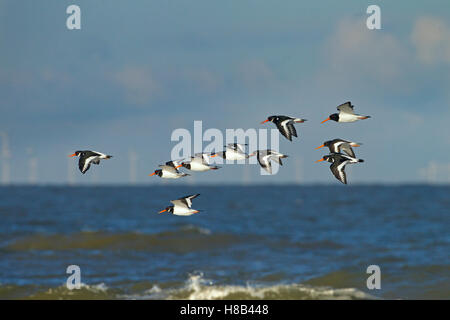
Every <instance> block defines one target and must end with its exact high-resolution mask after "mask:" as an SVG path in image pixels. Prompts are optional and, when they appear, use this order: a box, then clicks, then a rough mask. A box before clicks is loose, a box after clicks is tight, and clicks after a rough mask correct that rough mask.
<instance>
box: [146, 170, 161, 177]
mask: <svg viewBox="0 0 450 320" xmlns="http://www.w3.org/2000/svg"><path fill="white" fill-rule="evenodd" d="M155 174H156V175H158V176H161V174H162V170H161V169H158V170H155V172H153V173H151V174H149V176H154V175H155Z"/></svg>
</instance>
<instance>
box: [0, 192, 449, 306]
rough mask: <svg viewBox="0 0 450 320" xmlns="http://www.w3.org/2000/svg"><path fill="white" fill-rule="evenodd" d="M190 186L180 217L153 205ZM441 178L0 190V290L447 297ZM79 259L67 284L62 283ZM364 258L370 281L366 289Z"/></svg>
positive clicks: (82, 294) (23, 294)
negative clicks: (376, 280)
mask: <svg viewBox="0 0 450 320" xmlns="http://www.w3.org/2000/svg"><path fill="white" fill-rule="evenodd" d="M194 193H200V194H201V195H200V196H199V197H198V198H196V199H195V200H194V203H193V208H195V209H199V210H202V211H201V212H200V213H198V214H195V215H193V216H189V217H180V216H173V215H170V214H158V213H157V212H158V211H159V210H162V209H164V208H165V207H167V206H168V205H170V203H169V200H172V199H177V198H179V197H182V196H184V195H188V194H194ZM449 194H450V187H449V186H341V185H336V186H297V185H281V186H280V185H273V186H222V187H219V186H195V185H190V186H176V187H173V186H149V187H2V188H0V217H1V219H2V223H1V224H0V298H3V299H13V298H49V299H56V298H88V299H91V298H92V299H94V298H100V299H103V298H106V299H113V298H119V299H126V298H143V299H147V298H149V299H180V298H181V299H190V298H196V299H217V298H224V299H228V298H237V299H245V298H250V299H253V298H275V299H321V298H324V299H330V298H343V299H353V298H376V297H379V298H388V299H391V298H400V299H410V298H424V299H428V298H440V299H449V298H450V257H449V252H450V232H449V230H450V218H449V214H450V210H449V209H450V197H449ZM73 264H75V265H78V266H79V267H80V269H81V281H82V283H83V284H84V285H83V287H82V289H81V290H78V291H76V290H75V291H70V290H68V289H66V288H65V283H66V279H67V277H68V276H69V275H68V274H66V268H67V266H69V265H73ZM369 265H378V266H379V267H380V269H381V289H380V290H376V289H375V290H369V289H368V288H367V286H366V280H367V278H368V277H369V274H367V273H366V269H367V267H368V266H369Z"/></svg>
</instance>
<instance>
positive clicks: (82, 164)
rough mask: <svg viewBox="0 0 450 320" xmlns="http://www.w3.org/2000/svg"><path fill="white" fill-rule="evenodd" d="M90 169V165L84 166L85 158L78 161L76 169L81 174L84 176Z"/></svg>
mask: <svg viewBox="0 0 450 320" xmlns="http://www.w3.org/2000/svg"><path fill="white" fill-rule="evenodd" d="M90 167H91V165H90V164H89V163H87V164H86V158H84V157H80V160H78V168H79V169H80V171H81V173H82V174H85V173H86V171H88V170H89V168H90Z"/></svg>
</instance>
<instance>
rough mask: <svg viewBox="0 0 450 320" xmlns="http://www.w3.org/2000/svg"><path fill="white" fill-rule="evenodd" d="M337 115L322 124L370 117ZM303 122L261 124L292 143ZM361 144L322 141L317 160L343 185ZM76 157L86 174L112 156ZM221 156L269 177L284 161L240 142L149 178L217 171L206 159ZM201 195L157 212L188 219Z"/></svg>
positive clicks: (346, 109)
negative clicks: (249, 163) (251, 161)
mask: <svg viewBox="0 0 450 320" xmlns="http://www.w3.org/2000/svg"><path fill="white" fill-rule="evenodd" d="M337 109H338V111H339V113H333V114H331V115H330V116H329V117H328V118H327V119H325V120H324V121H322V122H321V123H324V122H326V121H328V120H333V121H336V122H341V123H342V122H355V121H357V120H363V119H367V118H370V116H362V115H359V114H355V112H354V111H353V105H352V104H351V103H350V101H349V102H346V103H343V104H341V105H340V106H338V107H337ZM305 121H306V119H301V118H291V117H287V116H270V117H268V118H267V119H266V120H264V121H263V122H261V124H263V123H266V122H273V123H274V124H275V125H276V126H277V128H278V130H279V131H280V133H281V134H282V135H283V136H284V137H285V138H286V139H288V140H289V141H292V137H293V136H294V137H297V131H296V130H295V127H294V124H295V123H303V122H305ZM360 145H361V143H355V142H352V141H347V140H343V139H334V140H329V141H325V142H324V143H323V144H322V145H321V146H319V147H317V148H316V149H319V148H322V147H328V148H329V150H330V154H328V155H325V156H323V157H322V159H319V160H317V161H316V162H320V161H328V162H330V163H331V166H330V169H331V172H332V173H333V175H334V176H335V177H336V179H338V180H339V181H341V182H342V183H344V184H347V175H346V173H345V166H346V165H347V164H353V163H358V162H364V160H362V159H358V158H356V156H355V153H354V151H353V149H352V147H359V146H360ZM75 156H76V157H79V161H78V168H79V169H80V171H81V173H83V174H84V173H86V171H87V170H89V168H90V166H91V164H96V165H98V164H100V160H104V159H110V158H112V156H110V155H106V154H103V153H101V152H96V151H90V150H85V151H75V153H74V154H71V155H70V157H75ZM216 156H219V157H222V158H223V159H226V160H244V159H247V158H249V157H252V156H257V159H258V163H259V164H260V166H261V167H262V168H263V169H264V170H266V171H267V172H269V173H270V174H272V164H271V161H275V162H277V163H278V164H279V165H283V163H282V161H281V159H283V158H286V157H287V155H284V154H281V153H279V152H276V151H274V150H270V149H268V150H256V151H254V152H252V153H250V154H247V153H246V152H245V145H243V144H239V143H230V144H228V145H227V146H225V150H224V151H221V152H212V153H196V154H194V156H191V157H190V159H181V160H172V161H168V162H166V163H165V164H163V165H159V168H160V169H158V170H155V171H154V172H153V173H151V174H150V176H153V175H157V176H159V177H161V178H164V179H178V178H182V177H185V176H188V175H189V174H187V173H185V172H181V171H180V170H179V168H181V167H184V168H186V169H188V170H191V171H209V170H217V169H219V168H220V167H218V166H214V165H211V164H210V163H209V158H213V157H216ZM199 195H200V194H194V195H189V196H186V197H183V198H180V199H177V200H171V201H170V202H171V203H172V205H171V206H168V207H167V208H165V209H164V210H161V211H159V213H163V212H169V213H172V214H175V215H180V216H190V215H192V214H194V213H198V212H199V210H194V209H192V199H194V198H196V197H198V196H199Z"/></svg>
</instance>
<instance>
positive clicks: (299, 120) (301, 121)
mask: <svg viewBox="0 0 450 320" xmlns="http://www.w3.org/2000/svg"><path fill="white" fill-rule="evenodd" d="M305 121H308V120H306V119H302V118H295V119H294V122H297V123H303V122H305Z"/></svg>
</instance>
